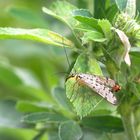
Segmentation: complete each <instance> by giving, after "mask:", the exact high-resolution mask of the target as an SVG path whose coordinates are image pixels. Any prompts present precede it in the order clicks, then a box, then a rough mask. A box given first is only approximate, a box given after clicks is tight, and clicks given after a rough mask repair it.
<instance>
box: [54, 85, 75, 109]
mask: <svg viewBox="0 0 140 140" xmlns="http://www.w3.org/2000/svg"><path fill="white" fill-rule="evenodd" d="M53 97H54V99H55V100H56V101H57V103H58V105H60V106H61V107H62V108H65V109H67V110H68V111H71V109H72V108H71V105H70V103H69V101H68V99H67V97H66V94H65V90H64V89H63V88H60V87H56V88H54V90H53Z"/></svg>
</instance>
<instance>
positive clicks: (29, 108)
mask: <svg viewBox="0 0 140 140" xmlns="http://www.w3.org/2000/svg"><path fill="white" fill-rule="evenodd" d="M16 108H17V110H19V111H20V112H27V113H28V112H44V111H51V110H52V109H53V106H52V105H50V104H48V103H45V102H44V103H43V102H29V101H18V102H17V104H16Z"/></svg>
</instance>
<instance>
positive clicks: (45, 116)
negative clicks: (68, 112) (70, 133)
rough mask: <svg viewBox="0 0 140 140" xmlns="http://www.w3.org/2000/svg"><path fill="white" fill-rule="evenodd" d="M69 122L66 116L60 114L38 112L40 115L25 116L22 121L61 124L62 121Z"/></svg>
mask: <svg viewBox="0 0 140 140" xmlns="http://www.w3.org/2000/svg"><path fill="white" fill-rule="evenodd" d="M66 120H68V119H67V118H65V117H64V116H62V115H61V114H58V113H51V112H38V113H31V114H28V115H25V116H24V117H23V119H22V121H23V122H26V123H39V122H43V123H46V122H48V123H52V122H55V123H59V122H61V121H66Z"/></svg>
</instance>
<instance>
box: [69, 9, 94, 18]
mask: <svg viewBox="0 0 140 140" xmlns="http://www.w3.org/2000/svg"><path fill="white" fill-rule="evenodd" d="M72 14H73V16H74V17H75V16H83V17H92V14H91V13H90V12H89V11H88V10H87V9H76V10H73V11H72Z"/></svg>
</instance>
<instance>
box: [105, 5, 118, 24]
mask: <svg viewBox="0 0 140 140" xmlns="http://www.w3.org/2000/svg"><path fill="white" fill-rule="evenodd" d="M117 12H118V8H117V6H116V4H113V5H111V6H110V7H109V8H108V9H107V11H106V18H107V19H108V20H109V21H110V22H111V23H112V22H113V20H114V17H115V15H116V13H117Z"/></svg>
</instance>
